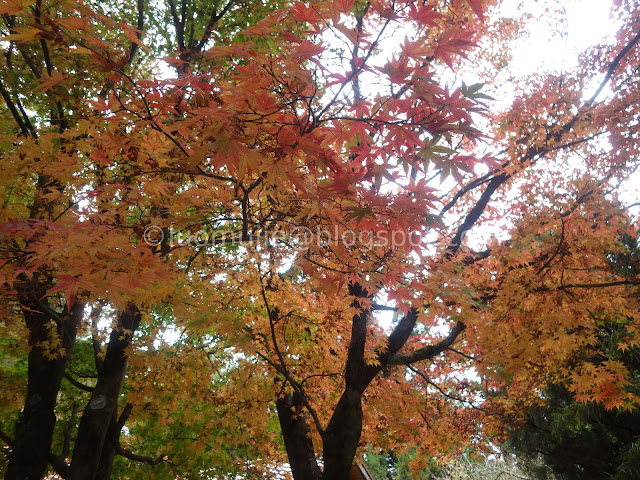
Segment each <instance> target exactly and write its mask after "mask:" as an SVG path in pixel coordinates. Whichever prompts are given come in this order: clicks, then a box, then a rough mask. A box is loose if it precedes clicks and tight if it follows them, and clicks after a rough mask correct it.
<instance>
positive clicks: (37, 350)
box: [5, 286, 84, 480]
mask: <svg viewBox="0 0 640 480" xmlns="http://www.w3.org/2000/svg"><path fill="white" fill-rule="evenodd" d="M28 290H29V286H27V287H26V288H25V291H28ZM36 290H39V289H36ZM33 296H36V297H37V298H41V296H44V292H38V291H35V292H34V291H31V293H30V295H27V294H26V293H25V294H23V295H20V303H21V305H22V306H23V312H24V317H25V321H26V324H27V327H28V328H29V346H30V347H31V351H30V352H29V359H28V374H27V375H28V376H27V396H26V398H25V406H24V409H23V410H22V413H21V415H20V420H19V421H18V424H17V426H16V431H15V439H14V443H13V445H12V446H11V455H10V457H9V465H8V467H7V473H6V475H5V480H40V479H42V478H43V477H44V475H45V472H46V470H47V465H48V463H49V454H50V450H51V440H52V438H53V430H54V427H55V424H56V415H55V406H56V399H57V397H58V392H59V390H60V382H61V381H62V377H63V375H64V372H65V370H66V368H67V364H68V362H69V357H70V355H71V349H72V348H73V344H74V343H75V339H76V332H77V328H78V325H79V323H80V320H81V319H82V313H83V311H84V307H83V306H82V305H76V306H74V307H72V309H71V312H70V313H69V314H67V315H66V316H65V315H63V314H60V315H58V314H57V313H56V312H53V311H50V312H48V313H43V312H40V311H36V310H41V309H43V308H42V307H46V305H45V304H40V305H38V304H37V303H36V302H34V301H33V298H32V297H33ZM45 301H46V300H45ZM51 321H55V322H56V324H57V329H56V331H55V333H54V334H57V335H58V336H59V339H60V345H61V348H62V349H64V352H61V354H59V355H56V356H54V357H53V358H50V357H49V356H47V353H49V352H45V351H44V350H43V348H42V347H41V345H42V343H43V342H47V341H49V340H51V335H52V333H53V332H52V331H51V329H50V328H49V325H50V322H51Z"/></svg>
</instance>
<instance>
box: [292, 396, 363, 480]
mask: <svg viewBox="0 0 640 480" xmlns="http://www.w3.org/2000/svg"><path fill="white" fill-rule="evenodd" d="M361 433H362V392H360V391H358V390H355V389H352V388H347V389H346V390H345V391H344V392H343V394H342V396H341V397H340V400H339V401H338V405H337V406H336V408H335V410H334V411H333V415H332V416H331V420H330V421H329V425H328V426H327V428H326V429H325V431H324V433H323V435H322V447H323V449H322V458H323V460H324V471H323V474H322V478H323V480H349V472H350V471H351V465H352V464H353V459H354V458H355V455H356V450H357V448H358V443H359V442H360V435H361ZM296 480H297V479H296Z"/></svg>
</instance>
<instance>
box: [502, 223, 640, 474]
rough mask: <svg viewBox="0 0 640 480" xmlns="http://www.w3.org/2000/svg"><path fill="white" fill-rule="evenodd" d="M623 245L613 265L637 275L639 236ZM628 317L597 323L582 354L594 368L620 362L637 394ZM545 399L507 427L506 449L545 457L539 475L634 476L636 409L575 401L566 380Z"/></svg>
mask: <svg viewBox="0 0 640 480" xmlns="http://www.w3.org/2000/svg"><path fill="white" fill-rule="evenodd" d="M623 241H624V244H625V246H626V249H625V250H623V251H621V252H619V253H618V254H616V255H613V256H612V258H611V259H610V261H611V263H612V264H613V265H614V266H615V268H617V269H618V270H619V271H620V272H621V273H624V274H625V275H626V276H629V277H633V276H635V275H637V274H638V272H639V271H640V269H639V268H638V267H639V265H638V259H639V258H640V257H639V256H638V253H639V251H638V244H637V237H636V236H633V235H627V236H625V238H624V239H623ZM629 322H630V319H628V318H618V319H616V320H614V321H611V322H607V321H601V322H600V324H601V325H602V326H601V328H600V329H599V330H598V331H597V332H596V336H597V342H596V343H595V344H594V345H593V346H591V348H589V349H588V350H586V351H585V352H584V355H585V356H587V358H588V360H589V361H590V362H591V363H592V364H593V365H594V366H595V368H599V367H601V366H602V365H603V364H605V365H606V364H607V363H612V362H618V363H621V364H622V365H624V367H625V368H626V369H627V371H628V372H629V382H630V385H629V387H628V391H629V393H631V394H633V395H638V393H639V391H638V368H639V364H638V360H639V357H638V353H639V352H638V347H637V346H635V347H631V348H629V346H628V345H627V344H626V341H627V339H628V332H627V325H629ZM544 398H545V400H546V401H545V403H544V404H542V405H536V406H534V407H533V408H532V409H531V410H530V411H529V412H527V414H526V423H518V424H514V425H513V426H512V429H511V430H510V431H509V434H508V440H507V443H506V445H507V448H509V449H513V450H514V451H516V452H518V453H519V454H520V455H522V456H527V457H529V458H542V459H544V465H545V468H538V469H537V470H538V473H539V475H540V478H544V475H545V474H546V471H548V470H552V471H553V472H554V473H555V474H556V475H557V476H558V478H567V479H580V478H593V479H598V478H603V479H604V478H613V479H617V478H620V479H622V478H633V477H636V476H638V475H640V465H639V464H638V455H637V450H638V436H639V435H640V421H639V419H638V415H637V413H636V412H635V410H627V411H620V410H617V409H612V408H605V407H604V406H603V405H601V404H598V403H595V402H588V403H582V402H579V401H576V399H575V398H574V395H573V393H572V392H571V390H570V389H569V388H567V386H566V384H563V383H560V382H558V383H552V384H550V385H548V386H547V388H546V389H545V391H544Z"/></svg>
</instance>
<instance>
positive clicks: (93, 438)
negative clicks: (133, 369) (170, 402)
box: [69, 306, 141, 480]
mask: <svg viewBox="0 0 640 480" xmlns="http://www.w3.org/2000/svg"><path fill="white" fill-rule="evenodd" d="M140 317H141V316H140V312H139V311H138V310H137V309H136V308H135V307H133V306H130V307H128V308H127V310H126V311H124V312H122V313H120V314H119V315H118V324H117V327H116V328H114V329H113V330H112V332H111V336H110V338H109V345H108V346H107V353H106V355H105V357H104V362H103V363H102V366H101V368H100V369H99V371H98V382H97V384H96V386H95V388H94V390H93V393H92V394H91V399H90V400H89V403H88V404H87V406H86V407H85V409H84V412H83V414H82V419H81V420H80V426H79V427H78V436H77V439H76V442H75V447H74V450H73V457H72V460H71V468H70V476H69V478H70V479H71V480H95V479H96V477H97V475H98V470H101V472H102V475H103V474H104V472H107V474H108V473H109V472H110V468H111V465H110V464H109V465H106V464H105V462H107V463H109V462H113V455H112V454H111V453H110V452H111V449H112V447H113V445H111V443H112V438H111V436H110V437H109V441H108V442H106V443H107V444H108V445H105V441H106V439H107V435H108V433H109V426H110V424H111V423H112V422H113V419H114V416H115V415H116V413H117V407H118V397H119V396H120V390H121V389H122V382H123V380H124V376H125V372H126V369H127V348H128V347H129V346H130V345H131V341H132V337H133V333H134V332H135V330H136V329H137V328H138V325H139V324H140ZM105 446H106V447H107V452H105V453H106V455H107V456H106V457H105V458H103V450H104V447H105Z"/></svg>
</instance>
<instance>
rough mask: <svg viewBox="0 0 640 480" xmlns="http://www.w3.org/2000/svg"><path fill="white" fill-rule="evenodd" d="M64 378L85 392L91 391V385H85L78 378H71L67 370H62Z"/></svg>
mask: <svg viewBox="0 0 640 480" xmlns="http://www.w3.org/2000/svg"><path fill="white" fill-rule="evenodd" d="M64 378H66V379H67V380H69V383H71V385H73V386H74V387H77V388H79V389H80V390H84V391H85V392H89V393H91V392H93V387H90V386H88V385H85V384H84V383H80V382H79V381H78V380H76V379H75V378H73V377H72V376H71V374H70V373H69V372H64Z"/></svg>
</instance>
